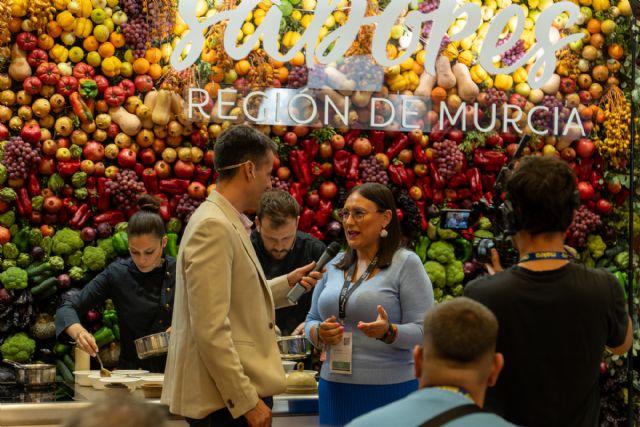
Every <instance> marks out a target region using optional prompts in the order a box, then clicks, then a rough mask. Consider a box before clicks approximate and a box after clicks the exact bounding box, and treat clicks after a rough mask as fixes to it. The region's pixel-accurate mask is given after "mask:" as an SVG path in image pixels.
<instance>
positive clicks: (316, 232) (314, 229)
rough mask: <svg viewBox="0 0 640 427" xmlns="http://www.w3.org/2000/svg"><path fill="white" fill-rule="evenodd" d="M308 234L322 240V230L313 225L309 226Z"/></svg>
mask: <svg viewBox="0 0 640 427" xmlns="http://www.w3.org/2000/svg"><path fill="white" fill-rule="evenodd" d="M309 234H311V235H312V236H313V237H315V238H316V239H318V240H321V241H322V240H324V234H322V231H320V229H319V228H318V227H316V226H315V225H314V226H313V227H311V230H309Z"/></svg>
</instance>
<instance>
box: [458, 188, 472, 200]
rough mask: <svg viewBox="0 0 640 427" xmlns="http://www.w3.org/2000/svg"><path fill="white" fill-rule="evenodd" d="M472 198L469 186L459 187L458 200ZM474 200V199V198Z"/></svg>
mask: <svg viewBox="0 0 640 427" xmlns="http://www.w3.org/2000/svg"><path fill="white" fill-rule="evenodd" d="M470 198H471V199H472V197H471V190H469V189H468V188H460V189H458V200H465V199H470ZM472 200H473V199H472Z"/></svg>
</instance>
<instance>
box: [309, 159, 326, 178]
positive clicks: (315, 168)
mask: <svg viewBox="0 0 640 427" xmlns="http://www.w3.org/2000/svg"><path fill="white" fill-rule="evenodd" d="M322 172H323V170H322V165H321V164H320V163H318V162H311V175H313V176H320V175H322Z"/></svg>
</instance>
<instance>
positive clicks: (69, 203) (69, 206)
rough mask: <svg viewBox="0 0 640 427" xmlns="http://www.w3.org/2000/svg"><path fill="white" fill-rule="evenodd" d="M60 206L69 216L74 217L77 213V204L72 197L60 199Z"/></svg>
mask: <svg viewBox="0 0 640 427" xmlns="http://www.w3.org/2000/svg"><path fill="white" fill-rule="evenodd" d="M62 206H63V207H64V208H65V210H66V211H67V212H68V213H69V216H71V217H72V216H74V215H75V214H76V212H78V202H77V201H76V199H74V198H73V197H65V198H64V199H62Z"/></svg>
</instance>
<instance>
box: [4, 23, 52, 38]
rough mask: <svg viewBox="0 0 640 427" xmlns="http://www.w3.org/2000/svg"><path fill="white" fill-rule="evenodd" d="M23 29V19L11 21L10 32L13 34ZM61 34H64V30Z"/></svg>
mask: <svg viewBox="0 0 640 427" xmlns="http://www.w3.org/2000/svg"><path fill="white" fill-rule="evenodd" d="M21 28H22V19H20V18H12V19H11V21H9V31H11V32H12V33H18V32H20V31H21ZM60 34H62V30H60ZM51 37H54V36H51Z"/></svg>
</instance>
